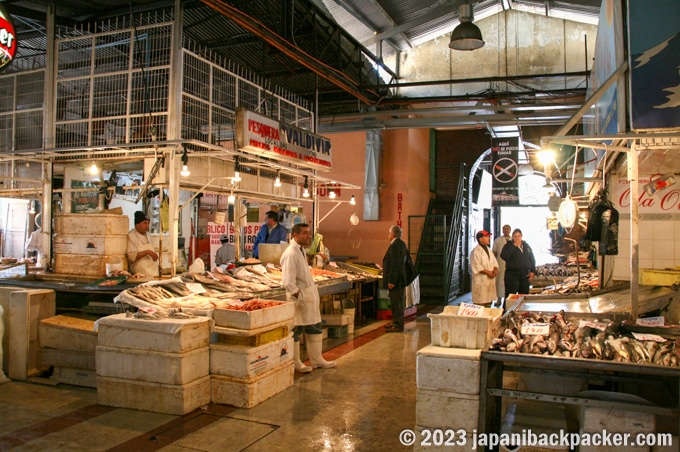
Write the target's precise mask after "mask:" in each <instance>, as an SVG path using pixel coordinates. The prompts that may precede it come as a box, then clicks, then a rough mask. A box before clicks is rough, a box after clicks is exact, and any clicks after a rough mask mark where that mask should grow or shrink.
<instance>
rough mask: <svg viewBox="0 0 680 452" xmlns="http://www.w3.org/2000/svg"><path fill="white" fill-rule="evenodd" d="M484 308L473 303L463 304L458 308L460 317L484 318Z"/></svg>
mask: <svg viewBox="0 0 680 452" xmlns="http://www.w3.org/2000/svg"><path fill="white" fill-rule="evenodd" d="M482 314H484V308H483V307H482V306H477V305H476V304H471V303H461V304H460V306H459V307H458V315H460V316H463V317H482Z"/></svg>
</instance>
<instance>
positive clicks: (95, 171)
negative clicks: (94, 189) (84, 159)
mask: <svg viewBox="0 0 680 452" xmlns="http://www.w3.org/2000/svg"><path fill="white" fill-rule="evenodd" d="M89 171H90V174H91V175H93V176H96V175H97V174H99V168H97V164H96V163H94V162H92V166H90V169H89Z"/></svg>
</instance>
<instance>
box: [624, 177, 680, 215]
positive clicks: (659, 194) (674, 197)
mask: <svg viewBox="0 0 680 452" xmlns="http://www.w3.org/2000/svg"><path fill="white" fill-rule="evenodd" d="M657 177H658V175H649V176H648V175H644V176H640V179H639V180H638V190H639V193H638V199H637V203H638V209H639V212H640V213H641V214H645V213H680V184H676V185H672V186H667V187H665V188H662V189H660V190H656V191H654V192H653V193H652V190H645V186H646V185H647V184H649V183H650V182H652V180H656V178H657ZM650 193H651V194H650ZM631 202H632V200H631V197H630V183H629V182H628V180H627V179H625V178H621V179H618V180H617V181H616V183H615V184H614V190H613V192H612V203H614V206H615V207H616V209H617V210H618V211H619V213H620V214H621V213H626V212H628V211H629V210H630V205H631Z"/></svg>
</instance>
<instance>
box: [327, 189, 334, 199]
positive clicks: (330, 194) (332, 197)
mask: <svg viewBox="0 0 680 452" xmlns="http://www.w3.org/2000/svg"><path fill="white" fill-rule="evenodd" d="M328 197H329V198H331V199H335V190H333V189H332V188H331V189H330V190H329V191H328Z"/></svg>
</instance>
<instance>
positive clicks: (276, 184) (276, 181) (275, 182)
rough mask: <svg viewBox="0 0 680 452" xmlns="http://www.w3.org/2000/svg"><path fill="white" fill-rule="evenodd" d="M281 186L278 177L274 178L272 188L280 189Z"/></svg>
mask: <svg viewBox="0 0 680 452" xmlns="http://www.w3.org/2000/svg"><path fill="white" fill-rule="evenodd" d="M280 186H281V178H280V177H279V176H276V180H275V181H274V187H280Z"/></svg>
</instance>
